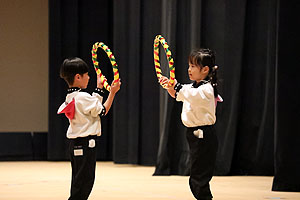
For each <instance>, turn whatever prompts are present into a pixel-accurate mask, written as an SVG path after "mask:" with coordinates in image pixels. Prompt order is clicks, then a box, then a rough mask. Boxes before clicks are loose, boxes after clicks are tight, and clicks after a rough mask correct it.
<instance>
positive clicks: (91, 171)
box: [69, 136, 96, 200]
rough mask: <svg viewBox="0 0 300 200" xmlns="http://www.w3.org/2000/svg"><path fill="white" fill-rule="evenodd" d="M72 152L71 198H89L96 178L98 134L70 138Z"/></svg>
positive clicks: (71, 199) (82, 199)
mask: <svg viewBox="0 0 300 200" xmlns="http://www.w3.org/2000/svg"><path fill="white" fill-rule="evenodd" d="M90 140H94V141H92V142H91V141H90ZM93 144H95V145H93ZM91 145H92V146H91ZM70 153H71V165H72V183H71V195H70V197H69V200H77V199H78V200H79V199H80V200H84V199H88V197H89V195H90V193H91V191H92V188H93V185H94V180H95V169H96V136H89V137H85V138H77V139H72V140H70Z"/></svg>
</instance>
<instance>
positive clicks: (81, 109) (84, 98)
mask: <svg viewBox="0 0 300 200" xmlns="http://www.w3.org/2000/svg"><path fill="white" fill-rule="evenodd" d="M73 98H74V99H75V116H74V118H73V119H72V120H69V122H70V125H69V128H68V131H67V138H70V139H73V138H77V137H86V136H88V135H98V136H100V135H101V123H100V117H99V114H100V113H101V111H102V110H103V109H104V106H103V105H102V100H103V97H102V96H100V95H99V94H97V93H93V94H92V95H90V94H89V93H87V92H80V91H75V92H72V93H70V94H68V95H67V96H66V101H65V102H66V103H69V102H71V101H72V100H73ZM66 103H63V104H62V105H61V106H60V107H59V109H58V112H57V113H59V112H60V111H61V110H63V109H64V107H66Z"/></svg>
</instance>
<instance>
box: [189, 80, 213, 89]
mask: <svg viewBox="0 0 300 200" xmlns="http://www.w3.org/2000/svg"><path fill="white" fill-rule="evenodd" d="M208 82H209V81H206V80H201V81H200V82H199V83H197V82H196V81H195V82H194V83H193V84H192V87H193V88H198V87H199V86H200V85H204V84H206V83H208Z"/></svg>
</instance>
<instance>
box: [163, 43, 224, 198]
mask: <svg viewBox="0 0 300 200" xmlns="http://www.w3.org/2000/svg"><path fill="white" fill-rule="evenodd" d="M188 61H189V68H188V74H189V78H190V80H192V81H193V83H191V84H180V83H178V82H177V81H176V80H175V83H174V85H173V86H168V87H167V88H166V89H167V90H168V93H169V94H170V95H171V96H172V97H173V98H176V100H177V101H182V102H183V107H182V113H181V120H182V123H183V124H184V125H185V126H186V127H187V132H186V137H187V141H188V143H189V147H190V159H191V160H190V164H191V166H190V178H189V185H190V189H191V191H192V193H193V195H194V197H195V198H196V199H198V200H200V199H201V200H204V199H212V194H211V191H210V186H209V182H210V180H211V178H212V176H213V172H214V167H215V161H216V154H217V149H218V140H217V137H216V131H215V127H214V124H215V122H216V115H215V112H216V110H215V109H216V104H217V101H222V99H221V97H220V96H219V95H218V91H217V75H216V74H217V69H218V68H217V66H215V55H214V53H213V52H212V51H211V50H209V49H197V50H193V51H192V52H191V54H190V55H189V58H188ZM159 82H161V83H163V84H168V82H169V79H168V78H166V77H164V76H163V77H162V78H160V80H159Z"/></svg>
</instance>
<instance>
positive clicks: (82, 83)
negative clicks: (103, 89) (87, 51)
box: [77, 72, 90, 89]
mask: <svg viewBox="0 0 300 200" xmlns="http://www.w3.org/2000/svg"><path fill="white" fill-rule="evenodd" d="M77 75H79V76H77V81H78V84H79V87H80V88H81V89H85V88H87V85H88V84H89V80H90V76H89V74H88V72H86V73H84V74H83V75H80V74H77Z"/></svg>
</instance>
